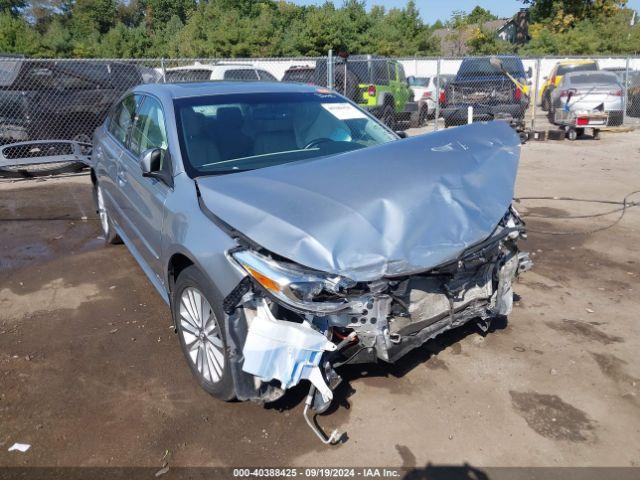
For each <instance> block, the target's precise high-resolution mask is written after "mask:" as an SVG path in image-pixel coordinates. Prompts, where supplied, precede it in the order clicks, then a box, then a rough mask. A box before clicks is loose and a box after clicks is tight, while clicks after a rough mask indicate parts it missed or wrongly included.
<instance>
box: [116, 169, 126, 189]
mask: <svg viewBox="0 0 640 480" xmlns="http://www.w3.org/2000/svg"><path fill="white" fill-rule="evenodd" d="M116 178H117V179H118V185H120V186H121V187H122V186H124V185H125V184H126V183H127V178H126V177H125V176H124V172H123V171H122V170H121V169H119V168H118V173H116Z"/></svg>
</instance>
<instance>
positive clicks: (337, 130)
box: [91, 82, 531, 443]
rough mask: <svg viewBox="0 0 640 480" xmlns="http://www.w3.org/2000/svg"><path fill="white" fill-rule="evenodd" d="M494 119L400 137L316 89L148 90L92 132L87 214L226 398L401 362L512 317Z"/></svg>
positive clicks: (509, 155)
mask: <svg viewBox="0 0 640 480" xmlns="http://www.w3.org/2000/svg"><path fill="white" fill-rule="evenodd" d="M519 155H520V141H519V138H518V136H517V135H515V134H514V133H513V131H512V130H511V129H510V128H509V127H508V125H506V124H505V123H504V122H492V123H489V124H473V125H468V126H464V127H460V128H456V129H448V130H446V131H442V132H437V133H433V134H428V135H423V136H419V137H414V138H408V139H401V138H400V136H398V135H396V134H395V133H394V132H392V131H390V130H389V129H387V128H386V127H385V126H384V125H382V124H381V123H380V122H378V121H377V120H376V119H375V118H373V117H372V116H371V115H369V114H368V113H367V112H365V111H363V110H361V109H359V108H358V107H357V106H356V105H354V104H353V103H351V102H350V101H349V100H347V99H345V98H344V97H342V96H340V95H338V94H336V93H334V92H331V91H329V90H327V89H324V88H318V87H313V86H305V85H296V84H283V83H266V82H264V83H263V82H256V83H250V82H247V83H242V82H228V83H225V82H208V83H200V84H184V83H183V84H156V85H142V86H139V87H136V88H134V89H132V90H131V91H130V92H128V93H126V94H125V95H124V96H123V97H122V99H121V100H120V101H119V102H118V103H117V104H116V105H115V106H114V107H113V109H112V111H111V114H110V115H109V117H108V118H107V120H106V121H105V123H104V124H103V125H102V126H101V127H100V128H99V129H98V130H97V131H96V133H95V135H94V149H93V157H92V160H91V164H92V165H91V166H92V180H93V183H94V186H95V197H96V202H97V210H98V213H99V216H100V220H101V225H102V229H103V233H104V237H105V240H106V242H107V243H117V242H119V241H124V243H125V244H126V246H127V247H128V248H129V250H130V252H131V254H132V255H133V256H134V257H135V259H136V260H137V261H138V263H139V264H140V266H141V267H142V270H143V271H144V272H145V274H146V275H147V276H148V277H149V280H150V281H151V283H152V284H153V285H154V286H155V288H156V289H157V291H158V293H159V294H160V296H161V297H162V298H163V299H164V301H165V302H167V304H168V305H169V306H170V308H171V312H172V315H173V320H174V324H175V329H176V332H177V333H178V338H179V340H180V344H181V346H182V349H183V351H184V354H185V357H186V361H187V364H188V365H189V368H190V369H191V371H192V372H193V375H194V376H195V378H196V379H197V381H198V382H199V383H200V385H201V386H202V387H203V388H204V389H205V390H206V391H207V392H209V393H210V394H212V395H214V396H216V397H218V398H221V399H223V400H231V399H239V400H249V399H250V400H258V401H262V402H270V401H274V400H276V399H278V398H280V397H281V396H282V395H284V393H285V392H286V391H287V390H288V389H289V388H291V387H293V386H295V385H297V384H298V383H299V382H300V381H301V380H308V381H309V382H310V385H311V387H310V391H309V394H308V397H307V401H306V402H305V409H304V412H305V418H306V419H307V422H308V424H309V425H310V426H311V428H313V429H314V431H315V432H316V434H317V435H318V436H319V437H320V438H321V439H322V440H323V441H324V442H325V443H331V442H335V441H337V439H338V436H337V435H336V434H335V432H334V434H333V435H332V436H330V437H329V438H327V437H326V436H324V434H323V433H322V432H321V431H320V430H318V427H317V426H316V424H315V423H314V422H312V421H311V419H310V418H309V417H308V411H309V409H312V410H314V411H315V412H323V411H325V410H326V409H327V408H328V407H329V405H330V403H331V401H332V398H333V389H334V388H335V386H336V385H337V384H338V383H339V382H340V377H339V375H338V369H339V367H340V366H342V365H345V364H348V363H363V362H377V361H383V362H395V361H397V360H398V359H400V358H401V357H402V356H403V355H404V354H406V353H407V352H408V351H410V350H411V349H414V348H416V347H418V346H420V345H422V344H423V343H424V342H426V341H427V340H429V339H431V338H433V337H435V336H436V335H439V334H440V333H442V332H444V331H447V330H449V329H451V328H454V327H457V326H460V325H463V324H465V323H467V322H470V321H474V322H477V323H478V325H479V326H480V327H481V328H482V329H483V330H485V331H486V329H487V328H488V327H489V324H490V322H491V319H493V318H495V317H497V316H504V315H507V314H509V312H510V311H511V307H512V299H513V290H512V281H513V280H514V278H515V277H516V276H517V275H518V273H520V272H521V271H524V270H526V269H527V268H528V267H529V266H530V265H531V262H530V261H529V259H528V257H527V255H526V254H524V253H521V252H519V250H518V246H517V242H518V239H519V238H520V237H522V236H524V224H523V222H522V220H521V219H520V218H519V216H518V214H517V212H516V211H515V209H513V208H512V206H511V202H512V197H513V187H514V181H515V176H516V172H517V166H518V160H519Z"/></svg>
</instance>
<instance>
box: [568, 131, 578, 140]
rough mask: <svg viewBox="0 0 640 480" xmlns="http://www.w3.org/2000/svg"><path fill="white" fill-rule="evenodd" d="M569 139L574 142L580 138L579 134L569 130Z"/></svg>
mask: <svg viewBox="0 0 640 480" xmlns="http://www.w3.org/2000/svg"><path fill="white" fill-rule="evenodd" d="M567 138H568V139H569V140H571V141H572V142H573V141H574V140H576V139H577V138H578V132H576V130H575V129H574V128H571V129H569V131H567Z"/></svg>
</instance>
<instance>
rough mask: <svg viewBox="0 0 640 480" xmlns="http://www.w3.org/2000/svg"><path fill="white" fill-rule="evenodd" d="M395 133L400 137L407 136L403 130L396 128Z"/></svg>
mask: <svg viewBox="0 0 640 480" xmlns="http://www.w3.org/2000/svg"><path fill="white" fill-rule="evenodd" d="M396 135H398V136H399V137H400V138H407V137H408V136H409V135H407V132H405V131H404V130H396Z"/></svg>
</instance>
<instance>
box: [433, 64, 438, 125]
mask: <svg viewBox="0 0 640 480" xmlns="http://www.w3.org/2000/svg"><path fill="white" fill-rule="evenodd" d="M436 81H437V83H436V98H435V101H436V113H435V116H434V117H433V131H434V132H435V131H437V130H438V118H440V59H438V64H437V67H436Z"/></svg>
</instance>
